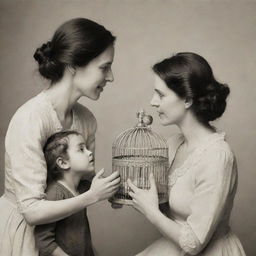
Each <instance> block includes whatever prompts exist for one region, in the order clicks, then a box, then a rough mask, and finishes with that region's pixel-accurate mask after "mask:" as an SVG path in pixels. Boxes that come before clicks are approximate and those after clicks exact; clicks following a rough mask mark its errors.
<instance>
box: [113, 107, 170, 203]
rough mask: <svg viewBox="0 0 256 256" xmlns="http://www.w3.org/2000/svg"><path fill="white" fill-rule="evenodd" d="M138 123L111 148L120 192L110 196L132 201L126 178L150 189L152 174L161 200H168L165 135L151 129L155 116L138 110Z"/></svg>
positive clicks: (117, 139) (116, 200) (125, 132)
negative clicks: (118, 176)
mask: <svg viewBox="0 0 256 256" xmlns="http://www.w3.org/2000/svg"><path fill="white" fill-rule="evenodd" d="M137 118H138V123H137V125H136V126H135V127H134V128H130V129H128V130H126V131H124V132H123V133H121V134H120V135H119V136H118V137H117V138H116V140H115V141H114V143H113V147H112V154H113V158H112V167H113V168H112V170H113V172H114V171H118V172H119V173H120V177H121V182H120V187H119V190H118V192H117V193H116V194H115V195H114V196H113V198H112V199H111V200H112V202H114V203H118V204H127V205H131V204H132V198H131V197H130V196H129V194H128V193H129V187H128V184H127V179H128V178H130V180H131V181H132V182H133V183H134V184H135V185H136V186H137V187H139V188H142V189H149V188H150V182H149V174H150V173H151V172H152V173H153V175H154V178H155V181H156V185H157V190H158V197H159V203H164V202H167V197H168V195H167V191H168V188H167V178H168V162H169V161H168V147H167V144H166V141H165V139H164V138H162V137H161V136H160V135H158V134H157V133H155V132H154V131H152V129H151V127H150V124H151V123H152V121H153V118H152V116H149V115H146V114H145V112H144V110H141V111H139V112H138V113H137Z"/></svg>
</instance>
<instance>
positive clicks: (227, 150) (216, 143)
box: [205, 132, 234, 158]
mask: <svg viewBox="0 0 256 256" xmlns="http://www.w3.org/2000/svg"><path fill="white" fill-rule="evenodd" d="M205 144H206V145H205V149H206V150H205V152H206V153H208V155H209V154H218V153H219V154H221V153H222V154H225V155H226V156H227V157H231V158H233V157H234V154H233V151H232V149H231V147H230V145H229V143H228V142H227V141H226V134H225V133H224V132H221V133H215V134H213V135H212V138H211V139H209V140H208V141H207V142H206V143H205Z"/></svg>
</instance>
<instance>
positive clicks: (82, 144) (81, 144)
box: [77, 142, 85, 147]
mask: <svg viewBox="0 0 256 256" xmlns="http://www.w3.org/2000/svg"><path fill="white" fill-rule="evenodd" d="M77 146H78V147H81V146H85V143H84V142H81V143H79V144H78V145H77Z"/></svg>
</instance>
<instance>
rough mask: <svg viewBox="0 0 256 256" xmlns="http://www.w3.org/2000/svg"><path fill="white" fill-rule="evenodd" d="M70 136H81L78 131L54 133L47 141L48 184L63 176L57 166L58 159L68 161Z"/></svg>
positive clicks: (45, 150)
mask: <svg viewBox="0 0 256 256" xmlns="http://www.w3.org/2000/svg"><path fill="white" fill-rule="evenodd" d="M69 135H81V134H80V133H78V132H76V131H62V132H57V133H54V134H53V135H52V136H50V137H49V138H48V140H47V141H46V143H45V145H44V148H43V152H44V157H45V161H46V165H47V183H49V182H50V181H52V180H58V179H60V178H61V177H62V175H63V170H62V169H61V168H60V166H59V165H58V164H57V159H58V158H59V157H62V158H63V159H66V160H68V159H69V155H68V152H67V151H68V147H69V137H68V136H69Z"/></svg>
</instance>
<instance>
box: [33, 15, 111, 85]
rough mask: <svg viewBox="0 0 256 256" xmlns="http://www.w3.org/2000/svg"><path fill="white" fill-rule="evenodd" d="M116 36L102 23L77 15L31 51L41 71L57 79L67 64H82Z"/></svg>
mask: <svg viewBox="0 0 256 256" xmlns="http://www.w3.org/2000/svg"><path fill="white" fill-rule="evenodd" d="M114 41H115V37H114V36H113V35H112V34H111V32H110V31H108V30H106V29H105V28H104V27H103V26H102V25H99V24H98V23H96V22H94V21H91V20H88V19H85V18H76V19H72V20H69V21H67V22H65V23H64V24H62V25H61V26H60V27H59V28H58V29H57V30H56V32H55V34H54V35H53V38H52V39H51V41H49V42H48V43H46V44H43V45H42V46H41V47H40V48H38V49H37V50H36V52H35V54H34V58H35V60H36V61H37V62H38V64H39V72H40V74H41V75H42V76H43V77H45V78H47V79H49V80H51V82H52V83H55V82H57V81H58V80H60V79H61V78H62V77H63V73H64V70H65V68H66V67H67V66H71V67H74V68H75V67H83V66H86V65H87V64H88V63H89V62H90V61H91V60H92V59H94V58H95V57H97V56H98V55H100V54H101V53H102V52H104V51H105V50H106V49H107V48H108V47H109V46H110V45H112V44H113V43H114Z"/></svg>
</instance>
